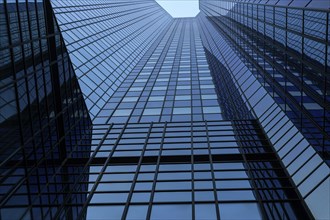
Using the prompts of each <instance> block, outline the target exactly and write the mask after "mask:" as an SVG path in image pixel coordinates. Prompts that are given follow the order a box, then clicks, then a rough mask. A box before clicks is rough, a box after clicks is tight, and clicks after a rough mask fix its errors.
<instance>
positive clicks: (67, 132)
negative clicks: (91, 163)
mask: <svg viewBox="0 0 330 220" xmlns="http://www.w3.org/2000/svg"><path fill="white" fill-rule="evenodd" d="M0 11H1V16H0V26H1V29H0V30H1V50H0V51H1V54H0V56H1V64H0V72H1V76H0V78H1V81H0V82H1V83H0V103H1V104H0V111H1V113H0V129H1V138H0V140H1V146H0V152H1V153H0V155H1V156H0V158H1V160H0V161H1V162H0V167H1V177H0V182H1V186H0V204H1V205H0V207H1V208H0V219H53V218H54V217H55V216H56V213H57V212H58V216H59V217H60V218H63V219H64V218H67V219H76V217H77V216H78V214H79V213H80V212H81V210H82V206H81V205H79V204H81V203H84V202H85V201H86V194H84V193H82V194H78V193H76V194H75V195H70V196H69V195H68V194H67V192H69V191H71V192H81V191H86V190H87V188H88V184H87V183H82V184H79V185H77V186H75V187H72V185H71V183H72V182H74V181H75V178H74V177H75V175H81V177H82V178H84V179H86V180H87V179H88V175H86V174H81V171H82V169H83V165H82V164H77V163H76V164H75V163H74V162H73V161H75V160H79V159H80V158H88V157H89V153H88V151H89V150H90V144H91V134H92V133H91V128H92V127H91V126H92V123H91V120H90V117H89V115H88V111H87V108H86V105H85V102H84V99H83V96H82V93H81V91H80V87H79V85H78V81H77V78H76V76H75V74H74V71H73V68H72V66H71V62H70V59H69V55H68V53H67V51H66V49H65V45H64V42H63V40H62V38H61V35H60V32H59V29H58V27H57V25H56V23H55V19H54V17H53V13H52V8H51V6H50V4H49V2H19V3H13V2H11V3H7V2H2V3H1V4H0ZM62 203H64V204H66V208H65V210H63V211H61V212H60V211H59V210H58V206H59V205H60V204H62Z"/></svg>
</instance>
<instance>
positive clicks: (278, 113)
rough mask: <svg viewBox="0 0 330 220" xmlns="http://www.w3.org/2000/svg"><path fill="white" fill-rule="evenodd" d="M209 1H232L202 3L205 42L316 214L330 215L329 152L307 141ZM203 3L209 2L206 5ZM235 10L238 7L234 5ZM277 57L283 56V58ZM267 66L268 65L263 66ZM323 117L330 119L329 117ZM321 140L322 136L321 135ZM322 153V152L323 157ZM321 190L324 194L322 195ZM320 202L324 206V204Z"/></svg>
mask: <svg viewBox="0 0 330 220" xmlns="http://www.w3.org/2000/svg"><path fill="white" fill-rule="evenodd" d="M209 3H212V4H215V5H218V6H219V5H225V6H227V7H228V5H230V3H228V2H225V3H224V2H221V3H219V2H218V1H212V2H211V1H202V4H201V6H202V8H203V7H205V8H204V9H203V10H202V12H201V13H200V15H199V18H198V21H199V24H200V26H199V27H200V28H201V30H202V31H201V33H203V34H202V41H203V45H204V46H205V47H206V48H207V50H208V51H210V53H211V54H212V55H213V56H215V57H216V58H217V59H218V60H219V61H220V62H221V65H223V66H224V67H225V68H226V69H227V70H228V71H229V72H230V73H231V78H232V79H233V81H234V84H235V87H236V88H237V89H238V90H239V92H240V94H241V97H242V98H243V100H244V102H245V103H246V104H247V107H248V109H250V111H252V112H253V113H254V114H255V115H256V118H258V119H259V122H260V124H261V125H262V127H263V128H264V131H265V132H266V134H267V135H268V137H269V141H270V142H271V143H272V144H273V146H274V148H275V150H276V151H277V152H278V155H279V158H280V159H281V160H282V162H283V164H284V166H285V167H286V169H287V171H288V173H289V174H290V175H291V176H292V177H293V178H292V179H293V181H294V182H295V184H296V185H297V187H298V189H299V191H300V193H301V195H302V196H303V198H304V200H305V201H306V203H307V204H308V206H309V208H310V209H311V211H312V213H313V215H314V216H315V218H319V219H322V218H323V219H327V218H329V217H330V216H329V212H328V211H324V210H328V208H327V207H329V206H330V204H329V201H330V197H329V195H330V192H329V189H330V188H329V184H330V173H329V167H328V164H327V163H326V158H327V156H326V155H322V154H318V153H322V151H321V152H317V151H316V150H317V149H318V148H313V147H312V145H311V144H310V143H309V142H308V141H307V140H309V139H306V137H307V138H308V135H306V133H305V132H306V131H304V130H303V131H301V130H300V131H299V130H298V128H299V126H298V128H297V127H296V126H297V125H296V123H293V122H294V121H291V118H290V115H288V114H285V113H284V111H283V109H281V107H280V105H279V104H278V100H277V99H276V97H277V96H275V97H274V93H269V91H267V88H265V87H264V86H263V85H264V83H263V81H262V82H260V77H258V76H259V75H258V73H257V72H256V71H255V69H253V67H255V66H254V64H255V63H253V62H247V60H246V59H247V57H249V54H253V51H254V50H255V49H254V50H253V49H251V50H246V51H245V52H244V51H243V50H241V49H240V47H239V46H237V45H236V44H235V40H233V39H236V37H237V40H238V39H240V38H239V36H238V35H236V34H234V33H232V32H231V30H229V29H228V30H227V29H226V27H224V29H222V26H221V25H220V23H221V21H220V20H226V19H227V18H222V17H221V18H219V16H221V15H220V14H219V12H220V11H221V10H220V9H219V8H215V10H212V13H214V14H213V15H215V16H207V15H206V14H205V12H203V11H207V12H206V13H210V11H211V8H210V7H208V6H207V4H209ZM204 4H206V6H205V5H204ZM231 6H233V5H231ZM263 6H267V5H263ZM271 7H273V6H271ZM213 9H214V8H213ZM233 10H234V11H235V9H234V8H233ZM300 10H301V9H300ZM229 14H230V13H229ZM229 20H231V19H229ZM227 23H228V22H227ZM235 24H236V23H235V22H233V27H234V28H235V27H236V26H235ZM224 30H227V31H224ZM242 31H243V30H242ZM257 35H259V34H257ZM246 36H247V35H246ZM259 37H260V35H259ZM274 44H276V42H274ZM256 45H259V44H256ZM262 45H263V44H260V47H261V48H262ZM242 52H244V53H242ZM244 54H245V55H246V56H245V55H244ZM266 55H267V53H266ZM255 57H258V59H257V60H258V61H260V60H262V59H263V58H262V57H260V56H254V55H253V56H252V58H255ZM276 58H277V56H276ZM208 59H209V57H208ZM278 59H279V60H280V58H278ZM326 59H327V58H326ZM249 61H251V60H249ZM274 61H275V59H274ZM248 67H249V68H248ZM259 67H260V66H259ZM261 67H262V68H261V69H260V68H259V69H258V70H260V71H261V70H262V71H266V70H267V69H268V68H266V67H265V66H261ZM264 67H265V69H263V68H264ZM273 83H274V84H276V82H275V81H273V82H271V83H270V84H273ZM271 96H273V97H274V98H272V97H271ZM287 101H288V100H287ZM326 103H327V102H326ZM224 109H225V108H224ZM322 120H327V118H324V119H322ZM303 134H304V135H305V137H304V136H303ZM319 135H320V134H319ZM319 140H322V138H320V139H319ZM319 140H318V141H319ZM312 143H314V142H312ZM324 143H325V142H324ZM314 147H315V146H314ZM320 156H323V159H322V157H320ZM324 159H325V160H324ZM321 194H322V196H319V195H321ZM316 204H319V205H316ZM320 206H323V208H321V207H320Z"/></svg>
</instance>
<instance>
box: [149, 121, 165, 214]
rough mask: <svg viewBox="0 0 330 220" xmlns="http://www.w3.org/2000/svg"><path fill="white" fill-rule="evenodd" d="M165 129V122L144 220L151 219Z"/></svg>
mask: <svg viewBox="0 0 330 220" xmlns="http://www.w3.org/2000/svg"><path fill="white" fill-rule="evenodd" d="M166 128H167V121H166V122H165V124H164V128H163V134H162V139H161V142H160V148H159V153H158V157H157V164H156V168H155V175H154V179H153V184H152V188H151V193H150V199H149V206H148V211H147V217H146V219H150V217H151V211H152V206H153V199H154V195H155V190H156V184H157V178H158V173H159V166H160V162H161V157H162V151H163V144H164V139H165V134H166Z"/></svg>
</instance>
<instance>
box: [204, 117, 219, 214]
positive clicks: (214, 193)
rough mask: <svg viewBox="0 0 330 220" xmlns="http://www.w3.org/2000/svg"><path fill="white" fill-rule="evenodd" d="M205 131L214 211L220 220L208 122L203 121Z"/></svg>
mask: <svg viewBox="0 0 330 220" xmlns="http://www.w3.org/2000/svg"><path fill="white" fill-rule="evenodd" d="M204 126H205V131H206V141H207V148H208V152H209V163H210V168H211V170H210V172H211V176H212V185H213V195H214V201H215V204H214V205H215V206H216V207H215V211H216V216H217V219H220V208H219V200H218V192H217V185H216V181H215V174H214V166H213V157H212V156H213V155H212V150H211V144H210V137H209V129H208V122H207V121H204Z"/></svg>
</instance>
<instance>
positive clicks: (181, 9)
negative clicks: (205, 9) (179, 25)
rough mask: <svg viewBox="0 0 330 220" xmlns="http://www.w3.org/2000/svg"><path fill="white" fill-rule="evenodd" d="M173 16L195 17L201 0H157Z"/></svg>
mask: <svg viewBox="0 0 330 220" xmlns="http://www.w3.org/2000/svg"><path fill="white" fill-rule="evenodd" d="M156 2H157V3H158V4H159V5H160V6H162V7H163V8H164V9H165V10H166V11H167V12H168V13H169V14H170V15H171V16H172V17H173V18H187V17H195V16H196V15H197V14H198V13H199V0H156Z"/></svg>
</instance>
